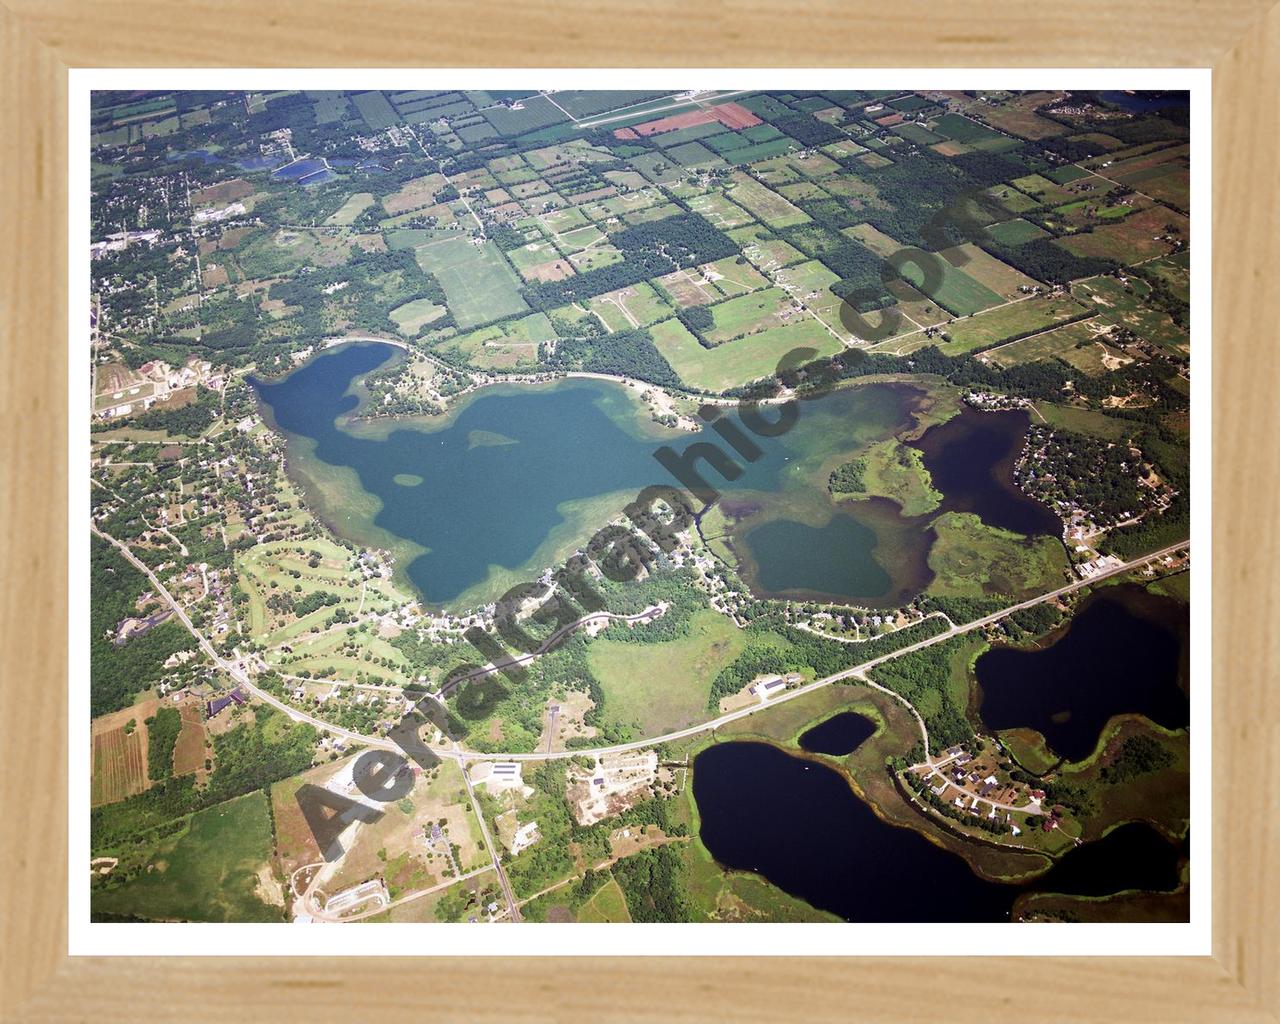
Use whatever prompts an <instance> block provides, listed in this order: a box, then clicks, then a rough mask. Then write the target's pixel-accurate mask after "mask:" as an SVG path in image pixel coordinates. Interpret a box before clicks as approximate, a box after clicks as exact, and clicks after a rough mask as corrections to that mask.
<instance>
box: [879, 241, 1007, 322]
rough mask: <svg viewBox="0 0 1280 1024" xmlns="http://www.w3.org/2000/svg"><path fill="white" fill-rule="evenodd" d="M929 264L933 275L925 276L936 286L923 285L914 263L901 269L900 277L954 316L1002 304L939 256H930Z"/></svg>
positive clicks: (992, 294)
mask: <svg viewBox="0 0 1280 1024" xmlns="http://www.w3.org/2000/svg"><path fill="white" fill-rule="evenodd" d="M932 262H933V272H931V273H930V274H929V275H928V276H929V277H930V278H935V277H937V278H938V279H939V282H938V283H937V284H931V285H930V286H926V284H925V272H924V270H923V269H922V268H921V267H919V266H917V265H916V264H914V263H907V264H905V265H904V266H903V268H902V276H903V277H904V278H906V280H908V281H910V282H911V284H913V285H915V287H917V288H919V289H920V290H921V291H922V292H924V293H925V294H926V295H928V296H929V298H931V299H933V301H934V302H936V303H938V305H940V306H943V307H945V308H946V309H949V310H950V311H951V312H952V313H954V314H955V315H956V316H968V315H969V314H970V313H977V312H978V311H979V310H983V309H988V308H990V307H991V306H998V305H999V304H1000V303H1001V302H1003V301H1004V299H1003V297H1002V296H1000V295H998V294H996V293H995V292H993V291H992V290H991V289H990V288H988V287H987V286H986V285H984V284H982V283H980V282H978V281H975V280H974V279H973V278H972V277H970V276H969V275H968V274H966V273H965V272H964V271H963V270H958V269H957V268H956V267H953V266H952V265H951V264H950V263H949V262H948V261H947V260H945V259H944V258H943V257H941V256H937V255H934V256H933V257H932Z"/></svg>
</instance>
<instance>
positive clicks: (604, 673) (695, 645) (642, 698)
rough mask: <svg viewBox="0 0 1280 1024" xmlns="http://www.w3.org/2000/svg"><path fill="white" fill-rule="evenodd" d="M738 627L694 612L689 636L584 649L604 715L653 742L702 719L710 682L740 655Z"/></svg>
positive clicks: (613, 642) (601, 641) (606, 641)
mask: <svg viewBox="0 0 1280 1024" xmlns="http://www.w3.org/2000/svg"><path fill="white" fill-rule="evenodd" d="M745 646H746V639H745V638H744V637H743V636H742V634H741V632H740V631H739V630H738V627H737V626H735V625H734V624H733V623H732V622H730V621H729V620H728V619H726V618H725V617H724V616H722V615H720V614H718V613H717V612H713V611H711V610H710V609H702V610H700V611H697V612H695V613H694V614H693V615H692V617H691V618H690V620H689V634H688V635H687V636H684V637H681V638H680V639H678V640H668V641H666V642H664V643H656V644H644V643H635V642H629V641H625V640H611V639H607V638H604V637H602V638H600V639H598V640H594V641H592V643H591V644H590V645H589V646H588V648H587V664H588V665H589V666H590V667H591V672H592V674H593V675H594V676H595V677H596V679H598V680H599V681H600V686H601V688H602V689H603V690H604V694H605V700H604V714H605V715H606V716H607V717H608V718H610V719H612V720H614V721H617V722H621V723H624V724H633V725H635V726H637V728H638V730H639V731H638V735H641V736H657V735H660V734H661V733H664V732H671V731H673V730H675V729H680V728H683V727H684V726H686V725H689V724H690V723H692V722H695V721H697V720H698V719H699V717H701V716H703V715H705V713H706V708H707V695H708V694H709V693H710V692H711V681H712V680H713V679H714V678H715V677H716V675H717V673H719V671H720V670H721V669H722V668H724V667H725V666H726V665H728V664H729V663H730V662H731V661H733V659H734V658H736V657H737V656H738V654H739V653H741V651H742V649H743V647H745Z"/></svg>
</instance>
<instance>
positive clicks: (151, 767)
mask: <svg viewBox="0 0 1280 1024" xmlns="http://www.w3.org/2000/svg"><path fill="white" fill-rule="evenodd" d="M146 725H147V775H148V776H149V777H150V778H151V779H152V780H153V781H156V782H159V781H160V780H161V779H167V778H168V777H169V776H170V775H172V774H173V748H174V747H175V746H177V744H178V733H179V732H181V731H182V715H181V714H179V712H178V709H177V708H173V707H161V708H158V709H157V710H156V713H155V714H154V715H152V716H151V717H150V718H148V719H146Z"/></svg>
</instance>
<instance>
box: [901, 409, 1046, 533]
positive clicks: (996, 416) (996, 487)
mask: <svg viewBox="0 0 1280 1024" xmlns="http://www.w3.org/2000/svg"><path fill="white" fill-rule="evenodd" d="M1030 422H1031V421H1030V416H1029V414H1028V413H1026V412H1023V411H1022V410H1019V409H1009V410H1005V411H1001V412H981V411H979V410H977V409H974V408H972V407H970V406H965V407H964V408H963V409H962V410H961V412H960V415H958V416H953V417H952V418H951V419H949V420H947V422H945V423H940V424H938V425H937V426H935V427H930V428H929V429H928V430H927V431H925V433H924V435H923V436H922V437H921V438H920V440H918V441H916V442H914V443H913V447H915V448H918V449H920V452H921V454H922V456H923V459H924V464H925V468H927V469H928V470H929V474H930V476H932V477H933V486H934V489H935V490H937V491H940V492H942V495H943V503H942V508H941V509H940V511H947V512H972V513H975V514H976V515H977V516H978V518H980V519H981V520H982V521H983V522H984V523H986V524H987V525H988V526H998V527H1001V528H1003V529H1006V530H1013V531H1014V532H1015V533H1021V534H1024V535H1025V536H1028V537H1042V536H1043V537H1056V536H1059V535H1060V534H1061V533H1062V523H1061V522H1060V521H1059V520H1058V517H1057V516H1056V515H1054V514H1053V512H1051V511H1050V510H1049V509H1047V508H1046V507H1045V506H1044V505H1042V504H1040V502H1038V501H1035V500H1033V499H1031V498H1028V497H1027V496H1026V495H1025V494H1023V493H1022V491H1020V490H1019V489H1018V485H1017V483H1015V482H1014V479H1013V466H1014V463H1015V462H1017V460H1018V455H1019V454H1020V453H1021V451H1022V443H1023V439H1024V438H1025V437H1026V435H1027V428H1028V426H1029V425H1030Z"/></svg>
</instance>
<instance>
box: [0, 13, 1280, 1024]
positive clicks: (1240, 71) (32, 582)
mask: <svg viewBox="0 0 1280 1024" xmlns="http://www.w3.org/2000/svg"><path fill="white" fill-rule="evenodd" d="M1268 7H1269V2H1266V3H1259V2H1239V0H1229V2H1226V3H1217V4H1214V5H1212V6H1209V5H1202V4H1198V3H1196V2H1194V0H1163V2H1157V3H1146V4H1111V3H1101V2H1097V0H1084V2H1081V3H1077V4H1073V5H1070V6H1062V5H1058V6H1045V5H1035V6H1032V5H1027V4H1008V3H998V4H997V3H964V4H961V3H953V4H943V5H940V4H930V3H925V2H923V0H907V2H904V3H898V4H894V5H892V6H891V7H890V8H885V7H884V5H875V6H874V7H873V6H870V5H864V4H857V5H855V4H839V5H837V4H825V3H798V4H789V5H778V4H769V5H766V4H763V3H737V4H725V3H709V4H706V5H703V6H701V7H698V8H691V7H690V6H689V5H687V4H685V5H680V6H679V7H677V6H676V5H675V4H674V3H670V2H664V3H660V4H656V5H654V4H649V5H646V6H645V8H644V13H643V15H641V14H637V13H635V12H636V11H638V10H639V8H638V7H636V8H633V9H632V12H631V13H627V12H625V11H621V10H619V9H618V8H616V7H614V6H611V5H606V4H603V3H584V2H574V0H559V2H556V3H553V4H547V5H541V6H538V7H533V6H531V5H525V6H524V7H521V8H518V9H513V8H511V7H509V6H507V5H506V4H502V5H499V4H493V3H468V4H465V5H463V4H455V3H451V4H447V5H434V6H431V7H427V6H423V5H419V4H411V3H403V2H386V0H382V2H379V3H375V4H373V5H357V4H348V3H337V2H333V0H321V2H313V3H308V4H306V5H303V4H300V3H274V4H263V3H260V2H254V3H252V4H250V3H247V2H243V0H229V2H223V3H215V2H213V0H201V2H191V3H160V2H145V3H137V4H134V3H131V4H124V3H121V2H119V0H109V2H102V3H97V4H87V3H72V2H66V0H43V2H42V0H18V2H11V3H10V4H9V6H8V7H7V8H5V7H2V6H0V81H2V82H3V94H2V95H0V104H2V105H3V121H2V122H0V128H3V138H4V141H5V143H6V147H7V157H8V158H7V160H6V163H5V172H4V174H3V175H0V225H3V227H4V233H3V245H4V247H5V258H4V261H3V263H2V264H0V339H2V341H3V343H2V344H0V426H2V427H3V430H0V472H3V481H2V486H0V570H2V575H0V581H2V582H0V658H2V659H3V660H2V663H0V668H2V670H3V675H2V676H0V678H3V679H4V681H5V683H6V685H5V687H4V689H3V691H0V757H2V758H3V770H0V812H2V813H3V818H2V819H0V821H2V824H0V865H2V869H0V943H2V945H0V949H2V952H0V1013H2V1014H3V1019H4V1020H13V1021H65V1020H87V1019H92V1020H94V1021H97V1022H101V1021H115V1020H136V1019H137V1018H138V1017H139V1015H140V1013H141V1009H140V1005H139V1004H140V1000H143V1001H145V1004H146V1006H147V1008H148V1009H147V1012H146V1014H145V1015H146V1017H147V1018H148V1019H154V1020H157V1021H169V1020H173V1021H179V1020H181V1021H184V1022H186V1021H190V1020H193V1019H195V1020H228V1021H237V1022H242V1021H245V1020H294V1019H297V1020H308V1021H330V1020H332V1021H343V1022H344V1024H345V1022H349V1021H350V1020H351V1018H352V1015H353V1013H360V1014H362V1015H366V1016H367V1015H368V1014H369V1013H370V1012H372V1013H377V1012H379V1011H381V1012H387V1013H403V1014H406V1015H407V1014H415V1015H423V1014H425V1015H427V1016H429V1017H430V1019H433V1020H441V1021H475V1022H487V1021H495V1022H496V1021H502V1022H516V1024H524V1022H530V1024H532V1022H542V1021H567V1020H575V1021H576V1020H583V1021H588V1020H589V1021H599V1022H613V1021H624V1020H625V1021H655V1022H656V1021H662V1022H664V1024H666V1022H683V1021H704V1020H708V1019H725V1018H727V1017H730V1016H731V1017H733V1018H734V1019H736V1020H742V1021H765V1020H768V1021H770V1024H773V1022H776V1021H778V1020H790V1019H796V1018H798V1017H801V1016H804V1017H807V1019H808V1020H810V1021H826V1020H833V1021H834V1020H847V1019H849V1018H851V1017H854V1018H856V1019H860V1020H877V1021H878V1020H883V1021H896V1022H915V1021H921V1022H924V1021H929V1022H931V1024H932V1022H936V1021H938V1020H948V1021H966V1020H985V1019H990V1018H992V1017H1002V1018H1003V1017H1011V1016H1014V1015H1016V1017H1017V1018H1019V1019H1026V1020H1038V1019H1055V1020H1071V1021H1082V1022H1083V1021H1100V1022H1101V1021H1116V1022H1125V1024H1132V1022H1134V1021H1146V1020H1162V1021H1188V1022H1190V1021H1197V1022H1199V1021H1208V1020H1221V1021H1232V1022H1237V1021H1238V1022H1254V1021H1258V1022H1261V1021H1276V1020H1277V1019H1280V970H1277V967H1276V965H1277V963H1278V962H1280V933H1278V929H1277V922H1280V878H1278V877H1277V874H1278V866H1280V814H1278V813H1277V812H1278V811H1280V799H1278V798H1277V795H1276V794H1277V793H1278V792H1280V725H1278V724H1277V702H1278V701H1280V697H1278V696H1277V694H1276V692H1275V686H1276V683H1277V680H1278V679H1280V656H1278V655H1280V652H1278V650H1277V635H1276V629H1275V623H1276V618H1277V612H1278V611H1280V608H1278V598H1280V593H1278V590H1280V572H1277V571H1276V568H1275V567H1276V565H1277V556H1278V555H1280V552H1278V551H1277V546H1278V545H1280V540H1278V539H1277V534H1276V531H1275V529H1274V526H1275V513H1274V511H1273V509H1274V506H1275V503H1276V500H1277V497H1280V495H1278V494H1277V487H1276V483H1275V481H1276V480H1277V478H1280V446H1277V445H1276V443H1275V439H1276V438H1277V437H1280V422H1278V419H1280V417H1278V416H1277V411H1276V410H1277V398H1276V396H1277V394H1280V362H1277V360H1276V359H1275V357H1274V355H1273V351H1272V350H1273V348H1274V346H1275V341H1274V334H1275V332H1276V327H1275V325H1276V324H1277V323H1280V288H1277V286H1276V285H1275V283H1274V282H1273V280H1272V275H1273V274H1274V273H1275V268H1276V267H1277V266H1280V224H1278V223H1277V214H1276V210H1277V208H1278V207H1277V202H1276V198H1277V197H1276V181H1277V159H1278V158H1280V141H1278V136H1280V133H1277V130H1276V129H1277V128H1278V127H1280V125H1278V124H1277V120H1278V116H1277V113H1276V111H1277V109H1280V107H1277V100H1278V99H1280V88H1278V86H1280V70H1278V69H1280V13H1277V11H1276V10H1270V11H1268ZM690 19H692V23H696V26H697V29H698V31H697V32H694V31H691V30H688V28H689V27H690V25H691V21H690ZM676 26H684V28H682V29H681V30H675V27H676ZM486 64H487V65H493V66H535V65H536V66H553V65H562V66H690V67H693V66H698V65H707V66H717V65H718V66H748V65H751V64H757V65H761V66H810V65H812V66H818V65H828V66H891V65H899V66H906V67H912V66H921V65H926V66H927V65H933V66H960V67H964V66H969V67H980V66H1035V65H1039V66H1046V67H1054V66H1057V67H1063V66H1072V65H1079V66H1103V65H1105V66H1178V65H1187V66H1213V67H1214V68H1215V70H1216V73H1215V82H1214V89H1215V97H1214V98H1215V117H1214V181H1215V202H1214V315H1215V320H1214V335H1215V338H1214V346H1215V347H1214V364H1213V370H1214V397H1215V408H1214V441H1215V452H1214V456H1215V461H1214V480H1213V484H1214V495H1215V499H1216V500H1215V504H1214V518H1215V537H1214V545H1213V555H1214V570H1215V571H1214V622H1215V625H1214V643H1215V654H1216V656H1215V675H1214V729H1215V734H1214V741H1215V742H1214V765H1213V777H1214V800H1215V823H1214V824H1215V828H1214V840H1215V841H1214V878H1213V883H1214V896H1215V928H1214V940H1215V955H1214V957H1213V958H1198V959H1184V960H1169V959H1163V960H1160V959H1137V960H1093V959H1076V960H1068V959H1052V960H1037V961H1034V962H1030V961H1023V962H1018V963H1016V964H1014V965H1012V966H1010V965H1007V964H1006V965H1001V966H1000V967H999V968H996V969H998V970H999V971H1001V972H1002V973H1003V972H1004V971H1005V970H1006V969H1011V970H1014V971H1016V972H1017V973H1018V976H1020V977H1023V978H1030V979H1033V984H1032V985H1030V986H1028V985H1027V984H1025V983H1020V984H1018V985H1014V984H1012V983H1007V982H1002V980H1001V979H1000V978H997V977H995V976H994V971H993V970H992V966H993V965H986V964H983V963H981V962H979V961H973V960H959V959H954V960H937V959H934V960H929V961H920V960H911V959H908V958H893V959H877V960H840V959H823V960H813V959H807V960H800V959H784V960H753V961H751V962H749V963H745V964H744V963H743V962H741V961H734V960H729V959H694V958H686V959H680V960H675V959H670V958H668V959H657V958H654V959H646V960H623V959H595V960H576V961H567V960H557V961H550V960H506V961H502V962H501V963H494V962H492V961H485V960H480V959H467V960H458V959H449V960H432V961H427V962H424V961H421V960H411V959H406V960H402V961H385V960H384V961H367V960H357V959H351V960H341V961H335V960H322V959H300V958H299V959H271V960H256V961H248V960H237V961H235V962H234V963H232V964H219V965H218V966H217V967H216V968H214V969H210V966H211V965H209V964H208V963H207V962H206V961H203V960H194V959H165V960H160V961H156V960H152V961H140V960H130V959H105V958H103V959H77V960H74V961H73V960H70V959H68V958H67V957H66V938H65V935H66V909H65V895H66V884H65V883H66V829H65V821H64V818H65V813H64V812H65V806H66V798H65V792H66V744H67V739H68V737H67V725H66V722H67V718H66V692H65V689H66V658H65V651H66V641H67V638H66V629H65V618H64V615H65V605H66V601H67V596H68V595H67V591H66V586H65V581H66V551H65V538H66V523H67V519H66V515H67V512H66V472H67V456H66V434H65V423H66V408H65V382H66V379H67V377H66V374H67V366H66V354H65V353H66V343H65V338H66V330H67V323H66V301H65V300H66V295H65V259H66V251H65V249H66V246H65V238H66V231H65V210H66V198H67V191H66V190H67V182H66V175H65V148H66V145H65V138H66V131H65V70H66V68H67V67H68V66H109V65H118V66H165V65H171V66H208V65H226V66H251V65H260V66H318V65H332V66H344V67H357V66H374V65H383V66H430V65H437V66H447V65H452V66H479V65H486ZM75 187H77V188H79V187H85V183H76V186H75ZM78 329H80V327H78ZM76 369H78V368H76ZM82 469H83V467H79V466H77V467H76V471H77V472H79V471H81V470H82ZM83 511H84V510H76V511H75V513H74V514H76V515H81V514H83ZM80 729H81V726H80V725H79V724H76V725H74V727H73V731H72V736H73V737H74V738H75V739H76V741H80V740H81V738H82V736H83V733H81V732H80V731H79V730H80ZM1197 770H1207V768H1204V767H1198V768H1197ZM1197 827H1202V826H1200V825H1199V823H1197ZM1197 883H1198V884H1204V879H1203V877H1202V876H1201V875H1197ZM707 927H708V928H710V926H707ZM713 934H714V933H713V932H709V937H710V936H712V935H713Z"/></svg>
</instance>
